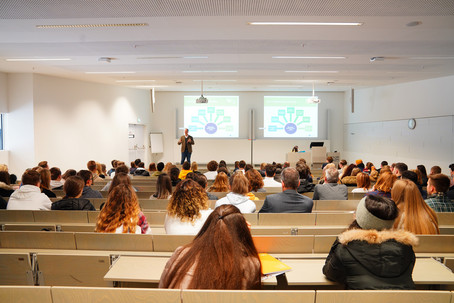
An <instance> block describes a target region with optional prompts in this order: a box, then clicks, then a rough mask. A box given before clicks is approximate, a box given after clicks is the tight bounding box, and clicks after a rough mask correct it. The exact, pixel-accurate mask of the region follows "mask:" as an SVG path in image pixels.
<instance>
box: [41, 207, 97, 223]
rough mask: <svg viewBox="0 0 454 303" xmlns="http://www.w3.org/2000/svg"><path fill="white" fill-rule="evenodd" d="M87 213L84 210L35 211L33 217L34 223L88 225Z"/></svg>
mask: <svg viewBox="0 0 454 303" xmlns="http://www.w3.org/2000/svg"><path fill="white" fill-rule="evenodd" d="M87 212H88V211H85V210H51V211H42V210H35V211H33V216H34V217H35V222H50V223H60V222H63V223H88V217H87Z"/></svg>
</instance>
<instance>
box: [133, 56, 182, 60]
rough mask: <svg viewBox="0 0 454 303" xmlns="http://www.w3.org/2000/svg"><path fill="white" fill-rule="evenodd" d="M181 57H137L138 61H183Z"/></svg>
mask: <svg viewBox="0 0 454 303" xmlns="http://www.w3.org/2000/svg"><path fill="white" fill-rule="evenodd" d="M181 58H183V57H179V56H153V57H137V59H138V60H155V59H181Z"/></svg>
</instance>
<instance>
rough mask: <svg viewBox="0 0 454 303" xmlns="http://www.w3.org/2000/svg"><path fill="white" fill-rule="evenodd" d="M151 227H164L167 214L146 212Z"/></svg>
mask: <svg viewBox="0 0 454 303" xmlns="http://www.w3.org/2000/svg"><path fill="white" fill-rule="evenodd" d="M143 214H144V215H145V217H146V218H147V221H148V224H149V225H150V226H164V222H165V219H166V214H167V213H166V212H164V211H162V212H157V211H145V212H143Z"/></svg>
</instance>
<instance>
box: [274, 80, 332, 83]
mask: <svg viewBox="0 0 454 303" xmlns="http://www.w3.org/2000/svg"><path fill="white" fill-rule="evenodd" d="M274 81H276V82H301V83H312V82H318V81H322V80H292V79H288V80H274ZM324 81H326V80H324Z"/></svg>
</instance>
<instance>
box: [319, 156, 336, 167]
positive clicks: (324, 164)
mask: <svg viewBox="0 0 454 303" xmlns="http://www.w3.org/2000/svg"><path fill="white" fill-rule="evenodd" d="M333 161H334V159H333V157H331V156H329V157H326V162H325V163H323V164H322V169H323V168H325V166H326V165H328V164H330V163H333Z"/></svg>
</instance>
